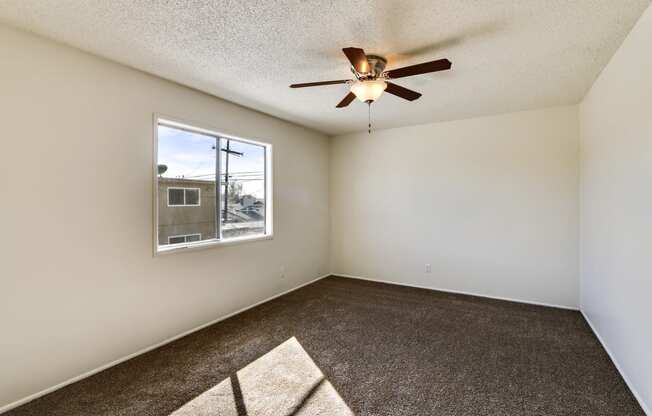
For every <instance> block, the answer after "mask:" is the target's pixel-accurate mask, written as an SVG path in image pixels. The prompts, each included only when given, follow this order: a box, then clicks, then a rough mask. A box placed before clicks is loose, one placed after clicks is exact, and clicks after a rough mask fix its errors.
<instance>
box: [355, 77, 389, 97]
mask: <svg viewBox="0 0 652 416" xmlns="http://www.w3.org/2000/svg"><path fill="white" fill-rule="evenodd" d="M385 88H387V83H386V82H385V81H384V80H382V79H376V80H369V81H356V82H354V83H353V85H351V92H352V93H353V94H354V95H355V96H356V97H357V98H358V100H360V101H362V102H363V103H366V102H373V101H376V100H377V99H378V98H379V97H380V96H381V95H382V94H383V91H385Z"/></svg>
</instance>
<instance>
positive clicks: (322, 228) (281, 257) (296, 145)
mask: <svg viewBox="0 0 652 416" xmlns="http://www.w3.org/2000/svg"><path fill="white" fill-rule="evenodd" d="M0 62H1V64H0V114H2V126H1V130H0V137H1V139H2V150H1V151H0V169H1V171H0V195H2V208H1V209H2V212H1V215H0V229H2V230H3V235H2V238H1V239H0V241H1V243H0V244H1V247H0V256H1V258H0V264H1V272H0V273H1V275H2V277H1V279H0V328H1V331H2V334H1V335H0V408H1V407H2V406H3V405H6V404H7V403H10V402H13V401H15V400H18V399H21V398H24V397H26V396H28V395H31V394H33V393H36V392H38V391H40V390H42V389H45V388H48V387H51V386H54V385H56V384H57V383H60V382H62V381H64V380H67V379H69V378H71V377H74V376H78V375H80V374H82V373H84V372H86V371H88V370H91V369H94V368H96V367H98V366H100V365H103V364H105V363H108V362H110V361H113V360H116V359H118V358H121V357H124V356H126V355H128V354H131V353H134V352H136V351H138V350H139V349H141V348H144V347H147V346H150V345H152V344H154V343H157V342H159V341H161V340H164V339H166V338H168V337H171V336H174V335H177V334H179V333H181V332H183V331H186V330H188V329H191V328H193V327H195V326H198V325H200V324H203V323H205V322H209V321H211V320H213V319H216V318H218V317H220V316H224V315H226V314H228V313H230V312H233V311H235V310H237V309H239V308H242V307H245V306H248V305H251V304H253V303H254V302H257V301H260V300H262V299H265V298H267V297H269V296H272V295H275V294H278V293H280V292H282V291H283V290H286V289H289V288H292V287H295V286H297V285H299V284H301V283H304V282H307V281H309V280H311V279H314V278H316V277H317V276H320V275H324V274H326V273H328V271H329V270H328V239H329V237H328V232H329V227H328V218H329V216H328V151H329V150H328V149H329V147H328V138H326V137H324V136H322V135H320V134H317V133H314V132H311V131H309V130H307V129H304V128H301V127H297V126H295V125H292V124H289V123H286V122H283V121H280V120H277V119H274V118H272V117H268V116H265V115H262V114H260V113H257V112H253V111H250V110H246V109H244V108H242V107H239V106H236V105H233V104H230V103H227V102H225V101H222V100H219V99H216V98H213V97H210V96H208V95H204V94H202V93H199V92H196V91H193V90H190V89H187V88H184V87H181V86H179V85H176V84H173V83H170V82H166V81H164V80H161V79H158V78H156V77H153V76H149V75H146V74H144V73H141V72H138V71H134V70H131V69H128V68H126V67H124V66H121V65H117V64H113V63H111V62H108V61H106V60H103V59H99V58H96V57H93V56H90V55H88V54H85V53H82V52H79V51H77V50H73V49H71V48H68V47H65V46H61V45H58V44H55V43H52V42H50V41H46V40H43V39H41V38H37V37H34V36H31V35H28V34H25V33H24V32H18V31H13V30H11V29H8V28H6V27H2V26H0ZM216 71H219V68H216ZM154 112H161V113H163V114H166V115H169V116H172V117H175V118H179V119H185V120H189V121H195V120H196V121H197V122H198V123H201V124H202V125H207V126H213V127H214V128H215V129H217V130H219V131H221V132H224V133H227V134H229V133H230V134H233V135H237V136H241V137H248V138H253V139H257V140H260V141H264V142H269V143H272V145H273V146H274V181H275V182H274V184H275V193H274V221H275V223H274V239H273V240H269V241H261V242H256V243H249V244H241V245H235V246H230V247H219V248H211V249H206V250H201V251H195V252H187V253H178V254H171V255H164V256H159V257H156V258H154V257H153V256H152V235H153V233H152V151H153V149H152V143H153V138H152V113H154ZM281 266H285V267H286V275H287V277H286V278H285V279H280V277H279V275H280V273H279V269H280V267H281Z"/></svg>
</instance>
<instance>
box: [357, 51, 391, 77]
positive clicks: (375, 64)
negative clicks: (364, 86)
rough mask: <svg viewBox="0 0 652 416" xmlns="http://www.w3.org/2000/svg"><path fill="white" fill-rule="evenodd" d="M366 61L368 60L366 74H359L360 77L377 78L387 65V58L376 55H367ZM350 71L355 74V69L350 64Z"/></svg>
mask: <svg viewBox="0 0 652 416" xmlns="http://www.w3.org/2000/svg"><path fill="white" fill-rule="evenodd" d="M367 61H368V62H369V70H370V72H369V73H368V74H360V75H362V76H361V79H376V78H379V77H380V76H381V75H382V74H383V72H384V71H385V66H386V65H387V59H385V58H384V57H382V56H378V55H367ZM351 71H353V73H354V74H357V71H356V70H355V68H354V67H353V66H351Z"/></svg>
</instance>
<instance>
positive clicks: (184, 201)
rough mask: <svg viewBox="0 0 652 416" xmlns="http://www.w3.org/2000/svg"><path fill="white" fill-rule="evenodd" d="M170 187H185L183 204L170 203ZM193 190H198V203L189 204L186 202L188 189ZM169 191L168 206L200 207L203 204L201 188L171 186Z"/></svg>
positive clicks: (180, 187) (179, 187)
mask: <svg viewBox="0 0 652 416" xmlns="http://www.w3.org/2000/svg"><path fill="white" fill-rule="evenodd" d="M170 189H183V204H170ZM188 190H193V191H197V203H196V204H187V203H186V191H188ZM167 193H168V207H200V206H201V189H200V188H184V187H182V186H169V187H168V189H167Z"/></svg>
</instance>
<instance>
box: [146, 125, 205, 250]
mask: <svg viewBox="0 0 652 416" xmlns="http://www.w3.org/2000/svg"><path fill="white" fill-rule="evenodd" d="M216 143H217V138H216V137H214V136H209V135H205V134H200V133H195V132H190V131H187V130H181V129H176V128H172V127H168V126H164V125H159V127H158V151H157V154H158V178H157V179H158V190H159V198H158V200H159V201H158V244H159V245H161V246H162V245H166V244H168V237H170V236H186V235H191V234H201V236H202V237H201V239H202V240H210V239H215V238H216V233H217V228H216V226H215V219H216V217H217V211H216V205H215V202H216V201H215V170H216V167H217V163H216V156H215V155H216V148H215V147H216ZM169 188H171V189H169ZM166 189H167V190H168V199H169V204H168V203H167V201H166V198H165V190H166ZM200 195H201V197H202V198H205V200H204V201H205V203H203V204H200V205H199V206H197V205H198V204H199V198H200ZM204 201H202V202H204ZM175 205H176V206H175ZM193 205H194V206H193ZM193 241H195V240H193ZM183 242H186V241H185V238H184V239H183V241H179V239H177V238H174V239H173V240H170V243H169V244H178V243H183Z"/></svg>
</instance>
